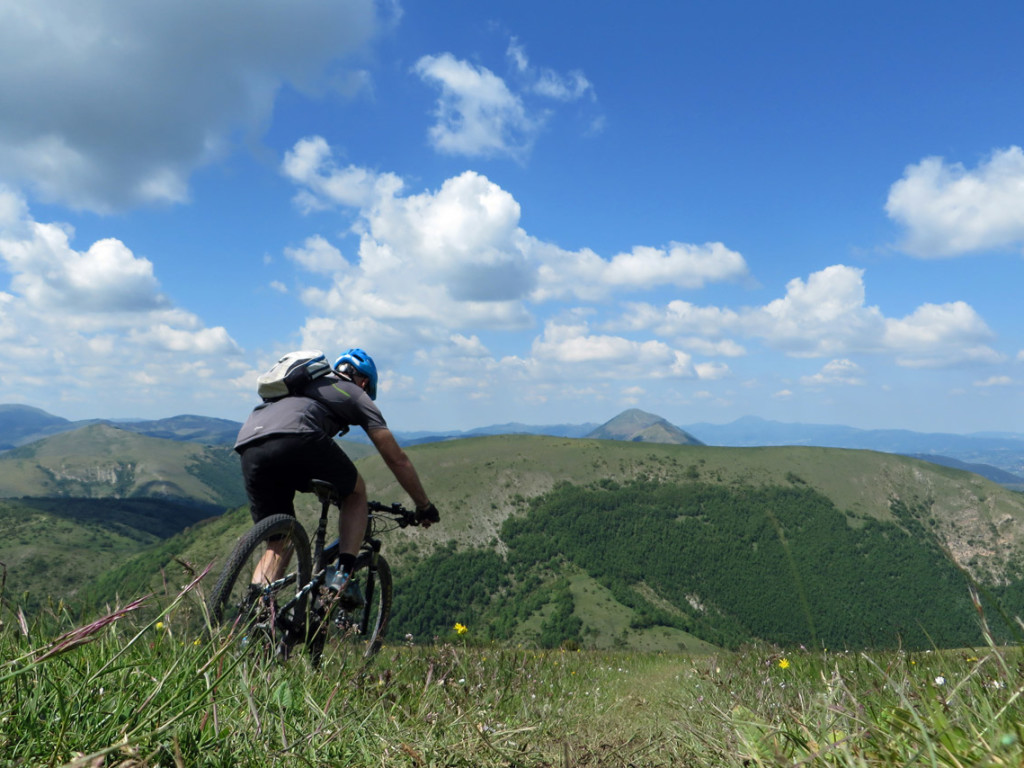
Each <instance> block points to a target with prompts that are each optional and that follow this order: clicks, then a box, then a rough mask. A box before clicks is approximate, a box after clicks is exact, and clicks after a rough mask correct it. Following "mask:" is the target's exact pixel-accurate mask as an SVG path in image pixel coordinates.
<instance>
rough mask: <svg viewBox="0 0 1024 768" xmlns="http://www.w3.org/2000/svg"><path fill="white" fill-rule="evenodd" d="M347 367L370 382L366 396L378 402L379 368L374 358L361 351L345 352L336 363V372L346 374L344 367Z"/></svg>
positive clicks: (351, 350)
mask: <svg viewBox="0 0 1024 768" xmlns="http://www.w3.org/2000/svg"><path fill="white" fill-rule="evenodd" d="M345 365H350V366H352V368H353V370H355V372H356V373H358V374H361V375H363V376H365V377H366V378H368V379H369V380H370V381H369V383H368V384H367V385H366V394H368V395H369V396H370V399H371V400H376V399H377V366H376V365H375V364H374V362H373V358H372V357H370V356H369V355H368V354H366V352H365V351H363V350H361V349H358V348H357V349H350V350H349V351H348V352H343V353H342V355H341V357H339V358H338V359H337V360H335V361H334V370H336V371H338V373H344V370H342V366H345Z"/></svg>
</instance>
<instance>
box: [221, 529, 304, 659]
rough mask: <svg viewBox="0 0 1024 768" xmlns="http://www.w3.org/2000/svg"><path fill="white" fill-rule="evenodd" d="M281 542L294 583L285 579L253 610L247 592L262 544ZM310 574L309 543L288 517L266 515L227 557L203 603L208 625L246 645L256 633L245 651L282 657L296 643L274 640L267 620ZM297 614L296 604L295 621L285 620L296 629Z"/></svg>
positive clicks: (288, 639) (251, 597)
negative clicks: (288, 548) (254, 648)
mask: <svg viewBox="0 0 1024 768" xmlns="http://www.w3.org/2000/svg"><path fill="white" fill-rule="evenodd" d="M281 537H284V538H285V539H290V540H291V543H292V549H293V554H292V561H291V566H290V570H289V573H290V574H292V575H293V576H294V578H290V579H289V580H288V584H287V586H282V587H281V588H280V591H279V593H278V594H275V595H274V596H273V599H272V600H271V601H269V603H267V602H266V601H262V604H260V605H256V604H255V597H256V596H255V594H254V592H253V590H252V589H251V587H250V585H251V584H252V573H253V570H254V569H255V567H256V564H257V563H258V562H259V560H260V558H261V557H262V556H263V553H264V552H265V551H266V545H267V542H268V541H270V540H272V539H280V538H281ZM311 574H312V565H311V557H310V552H309V537H308V536H307V535H306V531H305V529H304V528H303V527H302V525H300V524H299V522H298V521H297V520H296V519H295V518H294V517H292V516H290V515H270V516H269V517H266V518H264V519H263V520H260V521H259V522H258V523H256V524H255V525H254V526H253V527H252V528H250V529H249V530H248V531H246V533H245V534H244V535H243V536H242V538H241V539H239V541H238V544H236V545H235V548H234V549H233V550H232V552H231V554H230V555H229V556H228V559H227V562H225V564H224V569H223V570H222V571H221V574H220V577H219V578H218V579H217V583H216V584H215V585H214V587H213V592H212V593H211V594H210V597H209V600H208V601H207V606H208V608H209V613H210V619H211V621H212V623H213V624H214V625H222V626H229V627H231V628H232V630H233V631H236V632H241V633H242V634H243V635H244V636H245V638H246V640H247V641H248V640H252V639H253V638H252V637H250V635H255V634H257V632H253V631H252V630H254V629H258V630H259V634H262V640H261V642H260V643H249V644H250V645H262V646H263V647H264V650H267V649H268V648H275V649H277V650H278V651H280V652H283V653H285V654H286V653H287V651H288V650H290V646H291V645H293V644H294V643H295V642H297V640H300V639H302V638H296V637H281V636H279V635H278V634H277V629H276V627H275V626H274V624H275V622H274V621H273V619H272V617H273V616H274V612H275V611H276V610H277V608H278V607H279V606H281V605H283V604H284V603H286V602H288V601H289V600H290V599H291V598H292V597H294V596H295V594H296V592H297V590H298V588H299V587H302V586H303V585H305V584H306V583H307V582H309V580H310V577H311ZM303 610H304V606H303V605H302V604H301V602H300V603H299V604H297V605H296V606H295V611H296V613H295V615H294V616H292V617H288V618H291V619H293V620H295V621H293V623H298V622H297V619H299V618H301V614H302V611H303Z"/></svg>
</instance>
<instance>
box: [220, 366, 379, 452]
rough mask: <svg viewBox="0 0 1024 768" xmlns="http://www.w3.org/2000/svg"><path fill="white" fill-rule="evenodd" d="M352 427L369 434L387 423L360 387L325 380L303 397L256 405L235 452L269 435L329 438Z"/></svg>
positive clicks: (317, 381)
mask: <svg viewBox="0 0 1024 768" xmlns="http://www.w3.org/2000/svg"><path fill="white" fill-rule="evenodd" d="M349 426H358V427H362V428H363V429H364V430H365V431H366V432H369V431H370V430H371V429H382V428H385V427H387V423H386V422H385V421H384V417H383V416H381V413H380V409H379V408H377V405H376V404H375V403H374V402H373V400H371V399H370V396H369V395H367V394H366V392H364V391H363V388H362V387H360V386H359V385H358V384H355V383H353V382H351V381H349V380H348V379H344V378H342V377H340V376H335V375H327V376H322V377H321V378H319V379H314V380H313V381H311V382H310V383H309V384H307V385H306V388H305V389H304V390H303V392H302V394H301V395H292V396H290V397H282V398H281V399H280V400H274V401H272V402H269V403H261V404H260V405H257V406H256V408H254V409H253V412H252V413H250V414H249V418H248V419H246V421H245V424H243V425H242V429H241V430H239V432H238V438H237V439H236V440H235V450H236V451H237V450H238V449H240V448H244V447H245V446H246V445H248V444H249V443H252V442H255V441H258V440H262V439H263V438H265V437H268V436H270V435H296V434H305V433H314V434H319V435H323V436H324V437H329V438H330V437H334V436H335V435H336V434H337V433H338V432H339V431H341V428H342V427H349Z"/></svg>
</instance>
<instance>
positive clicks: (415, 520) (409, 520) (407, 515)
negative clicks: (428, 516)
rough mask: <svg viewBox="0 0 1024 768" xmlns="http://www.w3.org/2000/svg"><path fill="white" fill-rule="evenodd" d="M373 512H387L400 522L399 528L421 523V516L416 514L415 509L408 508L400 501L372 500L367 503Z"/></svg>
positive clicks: (386, 513)
mask: <svg viewBox="0 0 1024 768" xmlns="http://www.w3.org/2000/svg"><path fill="white" fill-rule="evenodd" d="M367 506H368V507H369V508H370V511H371V512H376V513H378V514H385V515H387V516H388V517H390V518H391V519H392V520H394V521H395V522H396V523H398V527H399V528H405V527H406V526H408V525H419V524H420V518H419V516H418V515H417V514H416V511H415V510H412V509H406V508H405V507H403V506H402V505H401V504H399V503H398V502H395V503H394V504H383V503H381V502H379V501H371V502H369V503H368V505H367Z"/></svg>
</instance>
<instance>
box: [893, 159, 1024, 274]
mask: <svg viewBox="0 0 1024 768" xmlns="http://www.w3.org/2000/svg"><path fill="white" fill-rule="evenodd" d="M885 209H886V212H887V213H888V214H889V216H890V218H892V219H894V220H895V221H897V222H899V223H900V224H902V225H903V226H904V227H905V228H906V230H907V233H906V240H905V242H904V243H903V247H904V248H905V249H906V250H907V251H908V252H909V253H912V254H914V255H916V256H920V257H922V258H939V257H952V256H960V255H963V254H966V253H974V252H979V251H987V250H993V249H1000V248H1007V247H1011V246H1016V247H1020V246H1021V244H1024V151H1022V150H1021V148H1020V147H1016V146H1014V147H1010V148H1009V149H1005V150H999V151H996V152H994V153H993V154H992V155H991V156H990V157H989V158H987V159H986V160H984V161H983V162H981V163H979V164H978V166H977V168H974V169H970V170H969V169H967V168H965V167H964V165H963V164H961V163H946V161H945V160H943V159H942V158H941V157H927V158H925V159H924V160H922V161H921V162H920V163H917V164H916V165H911V166H909V167H908V168H907V169H906V171H905V172H904V174H903V178H902V179H900V180H899V181H897V182H896V183H895V184H893V185H892V187H891V189H890V190H889V199H888V201H887V202H886V206H885Z"/></svg>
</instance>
